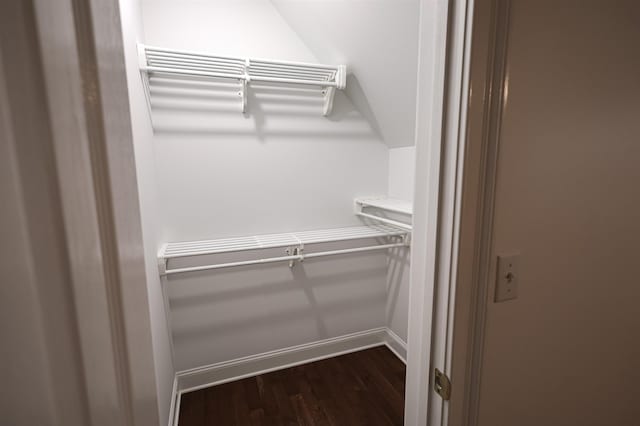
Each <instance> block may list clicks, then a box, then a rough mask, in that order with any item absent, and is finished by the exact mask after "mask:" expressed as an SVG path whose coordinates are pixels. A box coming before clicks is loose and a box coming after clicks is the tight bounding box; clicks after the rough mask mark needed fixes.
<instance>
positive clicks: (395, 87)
mask: <svg viewBox="0 0 640 426" xmlns="http://www.w3.org/2000/svg"><path fill="white" fill-rule="evenodd" d="M271 2H272V3H273V5H274V6H275V8H276V9H277V10H278V12H279V13H280V14H281V15H282V17H283V18H284V20H285V21H286V22H287V23H288V24H289V25H290V26H291V28H292V29H293V30H294V31H295V32H296V33H297V34H298V36H299V37H300V38H301V39H302V40H303V42H304V43H305V44H306V45H307V47H308V48H309V49H311V51H312V52H313V54H314V55H315V56H316V57H317V58H318V60H320V61H322V62H327V63H341V64H346V65H347V66H348V71H349V76H348V78H347V89H346V93H347V96H348V97H349V98H350V99H351V101H352V102H353V103H354V104H355V105H356V107H357V108H358V109H359V110H360V111H361V113H362V114H363V115H364V116H365V117H366V118H367V119H368V120H369V121H370V122H371V125H372V126H373V128H374V129H376V130H377V131H378V132H379V133H380V135H381V137H382V138H383V140H384V142H385V143H386V144H387V145H388V146H390V147H401V146H410V145H413V144H414V129H415V102H416V79H417V66H418V14H419V4H418V0H271Z"/></svg>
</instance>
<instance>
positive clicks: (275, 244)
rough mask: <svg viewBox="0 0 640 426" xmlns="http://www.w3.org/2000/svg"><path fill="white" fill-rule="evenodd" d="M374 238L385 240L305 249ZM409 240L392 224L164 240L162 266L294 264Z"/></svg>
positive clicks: (404, 243)
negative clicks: (261, 253) (232, 258)
mask: <svg viewBox="0 0 640 426" xmlns="http://www.w3.org/2000/svg"><path fill="white" fill-rule="evenodd" d="M370 238H383V239H385V241H383V244H377V245H369V246H362V247H354V248H345V249H338V250H330V251H319V252H312V253H305V249H306V248H307V247H308V246H309V245H313V244H320V243H333V242H340V241H350V240H364V239H370ZM409 244H410V243H409V233H408V232H407V231H406V230H403V229H399V228H397V227H393V226H388V225H364V226H352V227H348V228H334V229H324V230H314V231H302V232H292V233H286V234H270V235H257V236H249V237H237V238H224V239H216V240H200V241H188V242H178V243H167V244H164V245H163V246H162V247H161V249H160V252H159V253H158V267H159V271H160V275H161V276H165V275H172V274H179V273H185V272H195V271H206V270H210V269H221V268H229V267H234V266H247V265H256V264H263V263H274V262H289V266H290V267H292V266H293V265H294V262H296V261H298V262H303V261H304V260H305V259H312V258H317V257H324V256H335V255H341V254H349V253H358V252H364V251H373V250H386V249H389V248H394V247H405V246H408V245H409ZM281 247H285V248H286V250H285V254H286V255H285V256H277V257H269V258H256V259H251V260H243V261H238V262H226V263H217V264H207V265H202V266H190V267H184V268H169V263H170V261H171V260H172V259H178V258H185V257H194V256H204V255H215V254H222V253H234V252H236V253H237V252H246V251H251V250H263V249H273V248H281Z"/></svg>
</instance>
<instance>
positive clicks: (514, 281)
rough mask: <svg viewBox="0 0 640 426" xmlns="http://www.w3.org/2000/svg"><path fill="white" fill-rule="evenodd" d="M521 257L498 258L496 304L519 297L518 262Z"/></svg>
mask: <svg viewBox="0 0 640 426" xmlns="http://www.w3.org/2000/svg"><path fill="white" fill-rule="evenodd" d="M519 259H520V255H518V254H514V255H510V256H498V273H497V277H496V296H495V301H496V302H504V301H506V300H512V299H515V298H517V297H518V278H519V276H518V272H519V271H518V260H519Z"/></svg>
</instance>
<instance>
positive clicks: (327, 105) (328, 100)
mask: <svg viewBox="0 0 640 426" xmlns="http://www.w3.org/2000/svg"><path fill="white" fill-rule="evenodd" d="M322 92H323V93H324V107H323V109H322V115H324V116H325V117H326V116H328V115H329V114H331V110H333V98H334V97H335V95H336V88H335V87H327V88H326V89H324V90H323V91H322Z"/></svg>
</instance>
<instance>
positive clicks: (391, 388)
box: [179, 346, 405, 426]
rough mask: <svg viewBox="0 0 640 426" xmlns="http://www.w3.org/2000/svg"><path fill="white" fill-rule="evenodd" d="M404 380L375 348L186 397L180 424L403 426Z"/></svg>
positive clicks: (387, 354) (401, 369) (397, 364)
mask: <svg viewBox="0 0 640 426" xmlns="http://www.w3.org/2000/svg"><path fill="white" fill-rule="evenodd" d="M404 381H405V366H404V364H403V363H402V361H400V360H399V359H398V358H397V357H396V356H395V355H394V354H393V353H392V352H391V351H390V350H389V349H387V348H386V347H384V346H380V347H376V348H373V349H367V350H364V351H360V352H354V353H351V354H347V355H342V356H339V357H335V358H329V359H326V360H322V361H317V362H313V363H310V364H305V365H300V366H297V367H292V368H288V369H286V370H280V371H275V372H273V373H268V374H262V375H260V376H256V377H251V378H248V379H243V380H239V381H236V382H231V383H226V384H223V385H218V386H213V387H210V388H206V389H201V390H198V391H194V392H189V393H185V394H183V395H182V400H181V403H180V421H179V426H205V425H206V426H212V425H216V426H217V425H221V426H231V425H238V426H240V425H310V426H313V425H334V426H338V425H340V426H341V425H348V426H354V425H373V426H375V425H402V422H403V414H404Z"/></svg>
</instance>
